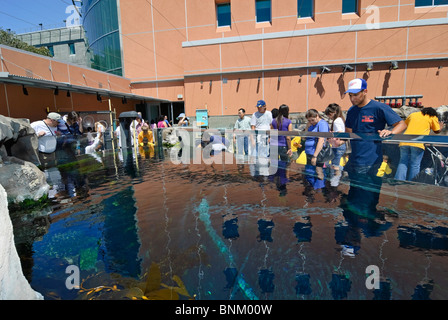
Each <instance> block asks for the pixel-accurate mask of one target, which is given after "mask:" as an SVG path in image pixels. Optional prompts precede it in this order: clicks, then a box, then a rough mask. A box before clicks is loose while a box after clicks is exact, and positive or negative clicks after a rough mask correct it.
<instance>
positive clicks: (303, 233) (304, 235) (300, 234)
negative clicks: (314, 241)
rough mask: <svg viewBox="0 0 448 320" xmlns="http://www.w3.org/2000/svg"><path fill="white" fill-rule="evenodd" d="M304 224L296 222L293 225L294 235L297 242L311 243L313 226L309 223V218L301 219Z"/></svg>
mask: <svg viewBox="0 0 448 320" xmlns="http://www.w3.org/2000/svg"><path fill="white" fill-rule="evenodd" d="M302 220H303V221H304V222H300V221H298V222H296V223H295V224H294V228H293V231H294V234H295V235H296V238H297V242H298V243H300V242H311V236H312V235H313V231H312V230H311V227H312V226H313V225H312V224H311V222H310V217H302Z"/></svg>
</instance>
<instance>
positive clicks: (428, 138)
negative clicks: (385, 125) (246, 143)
mask: <svg viewBox="0 0 448 320" xmlns="http://www.w3.org/2000/svg"><path fill="white" fill-rule="evenodd" d="M174 129H175V130H185V131H188V132H196V133H199V132H205V131H208V132H213V131H220V132H224V133H228V134H246V135H251V134H258V133H260V134H268V135H270V134H271V132H273V133H275V134H277V135H278V136H291V137H313V138H339V139H344V140H354V139H356V140H359V139H361V140H366V141H383V142H412V143H431V144H438V145H448V136H446V135H410V134H393V135H390V136H388V137H385V138H381V137H380V136H379V135H378V134H374V133H346V132H308V131H277V130H234V129H225V130H223V129H201V128H193V127H175V128H174Z"/></svg>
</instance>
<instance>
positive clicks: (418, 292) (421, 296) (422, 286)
mask: <svg viewBox="0 0 448 320" xmlns="http://www.w3.org/2000/svg"><path fill="white" fill-rule="evenodd" d="M433 289H434V281H433V280H430V279H429V280H428V279H425V280H424V281H422V282H420V283H419V284H418V285H417V286H416V287H415V289H414V294H413V295H412V300H431V298H430V297H429V296H430V295H431V292H432V290H433Z"/></svg>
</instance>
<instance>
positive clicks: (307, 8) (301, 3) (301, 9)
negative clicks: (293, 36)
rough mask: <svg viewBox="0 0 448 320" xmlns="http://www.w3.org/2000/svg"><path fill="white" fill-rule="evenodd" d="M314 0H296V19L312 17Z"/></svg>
mask: <svg viewBox="0 0 448 320" xmlns="http://www.w3.org/2000/svg"><path fill="white" fill-rule="evenodd" d="M313 2H314V0H297V17H298V18H312V17H313V16H314V12H313V11H314V8H313Z"/></svg>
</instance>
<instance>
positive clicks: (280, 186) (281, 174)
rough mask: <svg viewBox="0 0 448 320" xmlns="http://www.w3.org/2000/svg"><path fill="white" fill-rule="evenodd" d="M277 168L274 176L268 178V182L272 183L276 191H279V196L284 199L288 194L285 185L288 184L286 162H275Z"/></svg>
mask: <svg viewBox="0 0 448 320" xmlns="http://www.w3.org/2000/svg"><path fill="white" fill-rule="evenodd" d="M277 164H278V168H277V171H276V172H275V174H273V175H270V176H269V180H270V181H271V182H274V183H275V185H276V187H277V190H278V191H279V196H280V197H284V196H286V194H287V193H288V190H287V189H286V184H287V183H288V182H289V179H288V176H289V170H287V168H286V167H287V165H288V162H286V161H281V160H279V161H277Z"/></svg>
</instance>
